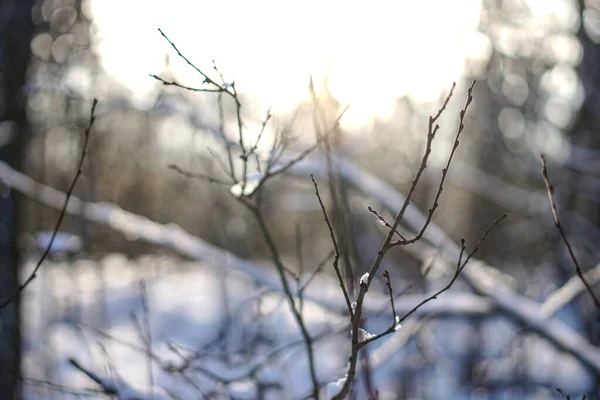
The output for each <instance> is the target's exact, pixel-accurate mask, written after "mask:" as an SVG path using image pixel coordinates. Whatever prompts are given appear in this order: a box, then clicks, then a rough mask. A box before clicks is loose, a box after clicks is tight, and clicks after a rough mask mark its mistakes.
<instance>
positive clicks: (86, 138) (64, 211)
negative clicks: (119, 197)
mask: <svg viewBox="0 0 600 400" xmlns="http://www.w3.org/2000/svg"><path fill="white" fill-rule="evenodd" d="M97 105H98V100H97V99H94V100H93V101H92V107H91V111H90V120H89V123H88V127H87V129H86V130H85V132H84V141H83V148H82V150H81V157H80V159H79V165H78V166H77V172H76V173H75V177H74V178H73V180H72V181H71V185H70V186H69V189H68V190H67V194H66V197H65V202H64V204H63V207H62V209H61V211H60V214H59V216H58V220H57V221H56V225H55V226H54V230H53V231H52V236H51V237H50V241H49V242H48V246H47V247H46V250H44V253H43V254H42V256H41V257H40V259H39V260H38V262H37V264H36V265H35V268H34V269H33V271H32V272H31V274H30V275H29V277H28V278H27V279H26V280H25V282H24V283H23V284H22V285H20V286H19V288H18V289H17V291H16V292H15V293H14V294H12V295H11V296H10V297H9V298H7V299H5V300H3V301H2V303H0V309H2V308H5V307H6V306H8V305H9V304H10V303H11V302H12V301H13V300H14V299H15V298H17V296H19V294H20V293H21V292H22V291H23V290H24V289H25V288H26V287H27V285H29V284H30V283H31V282H32V281H33V280H34V279H35V278H36V276H37V272H38V270H39V269H40V267H41V266H42V263H43V262H44V260H45V259H46V257H48V254H50V250H51V249H52V245H53V244H54V239H55V238H56V234H57V232H58V230H59V229H60V225H61V224H62V221H63V219H64V218H65V215H66V214H67V207H68V205H69V199H70V198H71V196H72V195H73V190H75V185H76V184H77V181H78V180H79V177H80V176H81V174H82V173H83V162H84V161H85V158H86V156H87V152H88V143H89V140H90V132H91V130H92V127H93V126H94V121H95V120H96V106H97Z"/></svg>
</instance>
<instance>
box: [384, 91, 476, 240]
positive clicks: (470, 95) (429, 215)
mask: <svg viewBox="0 0 600 400" xmlns="http://www.w3.org/2000/svg"><path fill="white" fill-rule="evenodd" d="M474 86H475V81H473V82H472V83H471V86H470V87H469V90H468V91H467V100H466V103H465V106H464V108H463V109H462V110H461V111H460V118H459V123H458V129H457V132H456V137H455V138H454V144H453V145H452V151H451V152H450V156H449V157H448V160H447V162H446V166H445V167H444V168H443V169H442V178H441V179H440V183H439V185H438V189H437V192H436V194H435V198H434V199H433V205H432V206H431V207H430V208H429V210H428V213H427V220H426V221H425V223H424V224H423V226H422V227H421V230H420V231H419V233H417V234H416V235H415V236H414V237H413V238H412V239H409V240H398V241H396V242H393V243H392V244H391V245H392V246H398V245H407V244H411V243H415V242H417V241H418V240H420V239H421V237H423V234H424V233H425V231H426V230H427V227H428V226H429V224H430V223H431V220H432V219H433V214H434V213H435V210H436V209H437V208H438V206H439V199H440V197H441V195H442V191H443V189H444V181H445V180H446V176H447V174H448V170H449V168H450V164H451V163H452V159H453V158H454V154H455V152H456V149H457V148H458V145H459V144H460V140H459V139H460V134H461V133H462V131H463V129H464V127H465V125H464V119H465V114H466V113H467V110H468V109H469V106H470V105H471V103H472V101H473V88H474ZM453 89H454V85H453V86H452V90H453ZM452 90H450V94H449V95H448V98H446V102H445V103H444V105H443V106H442V108H441V109H440V111H438V113H437V114H436V116H435V117H430V118H429V132H430V134H429V135H428V139H427V150H426V153H425V156H424V157H423V160H424V162H422V163H421V168H419V172H417V176H416V177H415V180H413V184H412V185H411V189H413V187H416V183H418V181H419V178H420V177H421V174H422V173H423V171H424V170H425V167H426V166H427V158H428V156H429V153H430V152H431V142H432V141H433V137H434V136H435V133H436V131H437V129H438V128H439V125H437V124H436V125H435V128H433V130H432V126H433V123H435V121H436V120H437V118H439V116H440V115H441V112H442V111H443V110H444V108H445V107H446V104H447V103H448V99H449V97H450V95H452ZM429 137H431V140H430V139H429ZM411 194H412V193H411V191H410V190H409V194H408V195H407V196H406V201H408V200H409V199H410V197H409V195H411ZM407 205H408V204H407ZM401 214H402V216H403V214H404V213H401ZM399 215H400V214H399ZM400 219H401V218H400ZM396 222H400V221H398V220H397V221H396ZM397 226H398V225H397V224H394V229H395V228H396V227H397Z"/></svg>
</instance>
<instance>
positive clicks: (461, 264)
mask: <svg viewBox="0 0 600 400" xmlns="http://www.w3.org/2000/svg"><path fill="white" fill-rule="evenodd" d="M504 218H506V214H503V215H501V216H500V217H498V218H496V220H495V221H494V222H493V223H492V224H491V225H490V226H489V227H488V228H487V229H486V230H485V232H484V233H483V235H481V237H480V238H479V241H478V242H477V244H476V245H475V247H474V248H473V250H471V252H470V253H469V254H468V255H467V257H466V258H465V260H464V261H463V254H464V251H465V239H461V249H460V254H459V257H458V262H457V264H456V270H455V272H454V275H452V278H451V279H450V281H449V282H448V283H447V284H446V286H444V287H443V288H441V289H440V290H438V291H437V292H435V293H434V294H432V295H431V296H429V297H427V298H426V299H424V300H422V301H421V302H420V303H419V304H417V305H416V306H415V307H414V308H413V309H412V310H410V311H409V312H407V313H406V314H404V316H403V317H401V318H396V313H395V311H394V323H393V324H392V325H391V326H390V327H389V328H388V329H387V330H385V331H384V332H382V333H380V334H377V335H373V336H370V337H369V338H367V339H366V340H364V341H362V342H360V343H359V344H358V346H359V348H363V347H364V346H366V345H367V344H369V343H371V342H373V341H375V340H378V339H380V338H382V337H384V336H386V335H389V334H390V333H392V332H395V331H396V330H397V329H398V328H397V326H398V324H401V323H402V322H404V321H405V320H406V319H407V318H408V317H410V316H411V315H412V314H414V313H415V312H416V311H417V310H418V309H419V308H421V307H423V306H424V305H425V304H427V303H429V302H430V301H432V300H435V299H437V298H438V296H440V295H441V294H442V293H444V292H445V291H447V290H448V289H450V288H451V287H452V285H453V284H454V282H455V281H456V280H457V279H458V277H459V276H460V273H461V272H462V270H463V269H464V268H465V267H466V266H467V263H468V262H469V260H471V257H473V255H474V254H475V253H476V252H477V250H479V247H480V246H481V244H482V243H483V241H484V240H485V239H486V238H487V236H488V234H489V233H490V231H491V230H492V229H493V228H494V227H495V226H496V225H497V224H498V223H499V222H500V221H502V220H503V219H504ZM386 272H387V271H386ZM384 277H385V279H386V285H387V286H388V290H389V291H390V297H391V300H390V301H391V304H392V310H394V301H393V296H392V294H391V293H392V292H391V285H389V284H388V282H389V274H388V276H387V277H386V276H385V273H384Z"/></svg>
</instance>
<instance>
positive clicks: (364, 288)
mask: <svg viewBox="0 0 600 400" xmlns="http://www.w3.org/2000/svg"><path fill="white" fill-rule="evenodd" d="M474 86H475V81H473V83H472V84H471V86H470V87H469V90H468V92H467V101H466V105H465V107H464V108H463V109H462V110H461V112H460V123H459V127H458V130H457V135H456V138H455V140H454V146H453V148H452V152H451V154H450V156H449V159H448V162H447V164H446V167H445V168H444V169H443V170H442V179H441V181H440V186H439V187H438V191H437V193H436V196H435V200H434V205H433V206H432V208H431V209H430V210H429V214H428V219H427V220H426V222H425V224H424V226H423V228H422V229H421V232H419V233H418V234H417V236H415V238H413V239H414V240H413V239H411V240H409V241H396V242H392V238H393V237H394V235H395V234H396V229H397V228H398V226H399V225H400V222H401V221H402V219H403V217H404V213H405V212H406V210H407V209H408V206H409V204H410V200H411V198H412V195H413V193H414V191H415V189H416V187H417V184H418V182H419V180H420V178H421V175H422V174H423V171H424V170H425V168H426V167H427V160H428V158H429V155H430V153H431V144H432V142H433V139H434V138H435V135H436V133H437V131H438V129H439V125H438V124H437V123H435V122H436V120H437V119H438V118H439V116H440V115H441V114H442V112H443V110H444V109H445V107H446V105H447V103H448V101H449V98H450V97H451V95H452V93H453V90H454V87H455V84H453V85H452V89H451V90H450V93H449V94H448V96H447V98H446V99H447V100H446V101H445V102H444V104H443V105H442V107H441V108H440V111H439V112H438V113H437V114H436V115H435V116H433V117H430V118H429V128H428V132H427V143H426V148H425V154H424V155H423V158H422V159H421V165H420V167H419V169H418V171H417V173H416V175H415V178H414V179H413V181H412V182H411V186H410V188H409V191H408V193H407V195H406V198H405V200H404V203H403V204H402V207H401V208H400V211H399V212H398V214H397V215H396V218H395V220H394V223H393V224H392V227H391V228H390V230H389V232H388V234H387V236H386V238H385V240H384V241H383V243H382V245H381V248H380V249H379V251H378V252H377V256H376V258H375V260H374V261H373V264H372V266H371V268H370V269H369V273H368V274H367V275H366V282H365V283H364V284H361V287H360V290H359V293H358V296H357V299H356V307H355V310H354V319H353V320H352V331H351V332H352V341H351V352H350V359H349V366H348V370H347V374H346V381H345V383H344V385H343V387H342V389H341V390H340V391H339V393H338V394H337V395H336V396H335V397H334V399H335V400H341V399H343V398H344V397H345V396H346V395H347V394H348V392H349V390H350V385H351V384H352V382H353V380H354V378H355V374H356V363H357V361H358V353H359V350H360V348H361V346H364V344H366V343H364V344H363V345H360V343H362V342H360V343H359V330H360V329H361V326H360V321H361V314H362V306H363V302H364V299H365V296H366V294H367V292H368V290H369V287H370V285H371V282H372V281H373V279H374V277H375V275H376V273H377V271H378V269H379V267H380V266H381V263H382V261H383V259H384V257H385V255H386V253H387V251H388V250H389V249H390V248H392V247H393V246H394V245H399V244H410V243H414V242H416V241H417V240H419V239H420V238H421V236H422V234H423V232H425V230H426V229H427V227H428V226H429V223H430V221H431V218H432V217H433V211H435V208H437V202H438V199H439V197H440V195H441V192H442V187H443V183H444V179H445V177H446V173H447V171H448V167H449V165H450V162H451V161H452V158H453V156H454V153H455V151H456V149H457V147H458V144H459V141H458V139H459V136H460V133H461V132H462V130H463V129H464V124H463V121H464V116H465V113H466V111H467V108H468V106H469V105H470V104H471V102H472V100H473V87H474ZM395 328H396V326H395V325H393V326H392V327H390V329H391V331H390V329H388V331H390V333H391V332H392V331H394V330H395ZM377 336H380V335H375V336H373V337H372V339H373V340H376V338H377ZM371 341H372V340H371Z"/></svg>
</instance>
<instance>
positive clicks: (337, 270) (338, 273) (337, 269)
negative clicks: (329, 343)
mask: <svg viewBox="0 0 600 400" xmlns="http://www.w3.org/2000/svg"><path fill="white" fill-rule="evenodd" d="M310 179H311V180H312V183H313V185H314V186H315V194H316V195H317V199H318V200H319V205H320V206H321V211H323V218H325V223H326V224H327V229H329V236H330V237H331V242H332V243H333V249H334V251H335V257H334V259H333V269H334V270H335V274H336V276H337V278H338V282H339V284H340V287H341V288H342V293H344V299H345V300H346V307H348V314H349V315H350V320H353V319H354V312H353V311H352V302H351V301H350V296H349V294H348V290H347V289H346V285H345V284H344V278H343V277H342V273H341V271H340V267H339V261H340V249H339V247H338V243H337V240H336V239H335V234H334V233H333V226H331V222H330V221H329V217H328V216H327V211H326V209H325V205H324V204H323V200H322V199H321V194H320V193H319V186H318V185H317V182H316V181H315V177H314V176H312V175H311V176H310Z"/></svg>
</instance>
